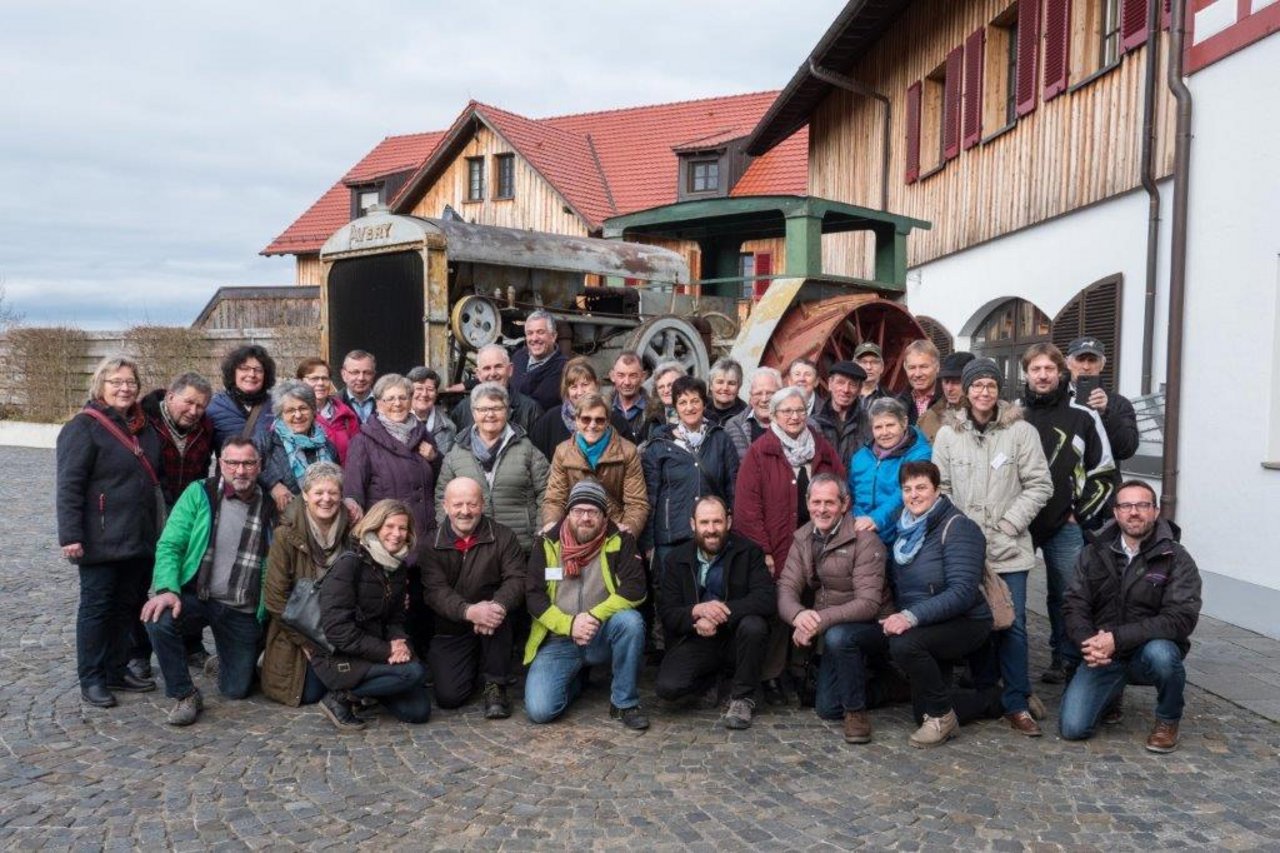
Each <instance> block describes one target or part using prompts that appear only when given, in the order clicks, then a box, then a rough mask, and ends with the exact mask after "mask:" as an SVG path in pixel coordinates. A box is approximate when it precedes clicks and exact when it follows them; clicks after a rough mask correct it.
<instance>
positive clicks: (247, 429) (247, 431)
mask: <svg viewBox="0 0 1280 853" xmlns="http://www.w3.org/2000/svg"><path fill="white" fill-rule="evenodd" d="M260 417H262V404H261V403H257V404H255V405H254V406H253V407H252V408H251V409H249V417H247V418H245V421H244V429H242V430H240V437H241V438H253V430H254V428H255V427H257V426H258V418H260Z"/></svg>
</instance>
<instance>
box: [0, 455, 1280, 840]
mask: <svg viewBox="0 0 1280 853" xmlns="http://www.w3.org/2000/svg"><path fill="white" fill-rule="evenodd" d="M0 461H3V464H4V471H5V476H4V479H3V481H0V501H2V502H3V506H4V510H3V516H2V517H3V526H2V528H0V530H2V532H0V536H2V537H3V547H0V590H3V597H0V608H2V609H0V625H2V626H3V627H0V845H2V846H3V847H5V848H31V849H35V848H41V849H59V848H76V849H96V848H100V847H103V846H106V847H112V848H138V847H142V848H151V849H157V848H177V849H182V850H207V849H215V850H216V849H244V848H252V849H258V848H279V849H287V848H294V847H308V848H312V847H323V846H337V847H342V848H346V847H352V846H364V847H368V848H370V849H375V848H376V849H383V848H388V847H390V848H396V849H400V848H406V849H414V848H418V849H420V848H427V847H433V848H455V849H461V848H496V847H502V848H504V849H505V848H509V849H566V848H569V847H574V848H620V847H624V846H625V847H632V848H637V849H649V848H691V849H699V850H712V849H723V850H734V849H742V848H768V849H778V848H812V847H819V846H829V847H836V848H853V847H872V848H897V849H907V850H915V849H945V848H960V849H997V850H1019V849H1037V850H1049V849H1059V848H1070V849H1081V848H1095V849H1104V848H1106V849H1144V850H1154V849H1166V848H1173V847H1201V848H1227V849H1268V848H1269V849H1273V850H1274V849H1277V848H1280V726H1277V725H1276V724H1274V723H1272V722H1269V721H1268V720H1266V719H1264V718H1263V717H1260V716H1256V715H1254V714H1253V713H1251V712H1249V711H1245V710H1243V709H1241V708H1239V707H1237V706H1235V705H1232V704H1231V703H1229V702H1227V701H1225V700H1223V699H1219V698H1217V697H1216V696H1213V695H1211V694H1209V693H1206V692H1204V691H1202V690H1200V689H1198V688H1194V687H1190V688H1189V690H1188V706H1187V716H1186V718H1185V719H1184V723H1183V741H1182V747H1181V749H1179V750H1178V751H1177V752H1175V753H1173V754H1172V755H1168V756H1155V755H1151V754H1149V753H1147V752H1145V751H1144V750H1143V749H1142V741H1143V738H1144V737H1145V736H1146V733H1147V730H1148V728H1149V725H1150V705H1151V697H1152V692H1151V691H1150V690H1148V689H1130V691H1129V692H1128V694H1127V701H1126V711H1127V713H1126V716H1125V720H1124V722H1123V723H1122V724H1121V725H1120V726H1118V727H1115V728H1110V729H1107V730H1105V731H1103V732H1102V733H1101V734H1100V735H1099V737H1097V738H1096V739H1095V740H1093V741H1091V742H1089V743H1086V744H1078V743H1064V742H1062V741H1060V740H1058V739H1057V737H1055V736H1051V735H1047V736H1046V737H1044V738H1041V739H1039V740H1028V739H1025V738H1022V737H1020V736H1018V735H1016V734H1014V733H1012V732H1011V731H1010V730H1009V729H1007V728H1006V727H1005V726H1003V725H1002V724H999V723H996V722H988V723H982V724H978V725H975V726H970V727H967V728H965V729H964V730H963V731H962V734H961V736H960V738H959V739H958V740H956V741H954V742H953V743H952V744H951V745H949V746H947V747H945V748H942V749H937V750H933V751H929V752H918V751H916V750H913V749H910V748H909V747H908V746H907V743H906V737H907V734H908V732H909V725H908V719H907V717H908V711H907V710H906V709H905V708H902V707H898V708H890V709H885V710H881V711H877V712H875V713H874V714H873V720H874V724H875V726H876V729H875V742H874V743H872V744H871V745H869V746H858V747H855V746H846V745H845V744H844V743H843V741H842V740H841V739H840V737H839V733H838V728H837V727H836V726H834V725H830V724H826V723H823V722H821V721H819V720H818V719H817V718H816V717H814V716H813V714H812V712H810V711H801V710H799V709H790V710H786V711H782V712H776V711H775V712H769V713H762V714H760V715H759V716H758V717H757V721H756V724H755V726H754V727H753V728H751V729H750V730H748V731H745V732H733V733H731V732H727V731H725V730H723V729H721V728H719V727H718V725H717V716H716V714H715V713H714V712H710V711H699V712H672V711H668V710H665V709H661V708H658V707H657V706H656V704H655V702H654V700H653V696H652V691H651V689H650V684H651V682H652V671H647V672H646V674H645V675H646V677H645V683H644V691H643V693H642V695H643V696H644V698H645V701H646V705H647V706H648V707H649V710H650V712H651V716H652V718H653V727H652V729H650V731H649V732H648V733H646V734H644V735H640V736H636V735H633V734H630V733H628V732H625V731H624V730H623V729H622V728H621V727H619V726H618V725H617V724H616V723H611V722H610V721H609V720H607V719H606V712H607V703H608V696H607V690H605V689H603V688H602V687H596V688H594V689H593V690H592V691H591V692H589V693H588V694H587V696H586V697H584V700H582V701H580V702H579V704H578V705H577V706H576V707H575V708H574V709H573V710H572V711H571V712H570V714H569V715H568V717H567V718H566V719H565V720H563V721H562V722H560V723H557V724H553V725H550V726H544V727H537V728H535V727H533V726H531V725H529V724H528V723H527V722H526V721H525V720H524V719H523V716H522V715H521V714H519V713H517V715H516V716H515V717H513V718H512V719H510V720H506V721H498V722H489V721H485V720H484V719H482V717H481V714H480V713H479V711H478V710H477V709H476V708H474V707H472V708H468V709H465V710H463V711H461V712H440V711H437V712H436V714H435V716H434V717H433V719H432V721H431V722H430V723H428V724H427V725H425V726H420V727H409V726H402V725H399V724H395V723H392V722H389V721H388V720H387V719H385V718H383V719H380V720H379V721H378V724H377V725H375V726H372V727H370V728H369V729H368V730H366V731H363V732H356V733H351V734H347V733H344V734H339V733H337V732H336V731H335V730H334V729H333V728H332V726H330V725H329V723H328V722H327V721H325V720H324V718H323V717H321V715H320V714H319V713H318V712H317V711H316V710H315V709H314V708H311V709H301V710H292V709H286V708H282V707H280V706H277V705H274V704H272V703H270V702H268V701H266V700H265V699H263V698H262V697H261V696H255V697H254V698H253V699H251V700H249V701H246V702H227V701H224V700H222V699H220V698H219V697H218V696H217V693H216V689H215V688H214V687H212V686H211V685H208V684H206V683H205V682H204V681H203V680H202V679H201V678H197V683H198V684H201V685H202V687H203V688H204V689H205V695H206V697H207V699H208V709H207V711H206V712H205V714H204V716H203V717H202V718H201V720H200V722H199V723H198V724H197V725H196V726H194V727H192V728H190V729H186V730H175V729H172V728H170V727H168V726H166V725H165V724H164V716H165V713H166V712H167V710H168V707H169V702H168V701H167V700H165V698H164V696H163V693H162V692H156V693H151V694H146V695H142V696H134V695H127V694H122V695H121V696H120V699H121V704H120V707H118V708H115V709H112V710H107V711H103V710H98V709H96V708H92V707H89V706H86V705H82V704H81V702H80V697H79V692H78V689H77V685H76V681H75V662H74V623H75V607H76V596H77V584H76V577H75V572H74V569H73V568H72V567H71V566H70V565H68V564H67V563H65V562H63V561H62V560H61V559H59V558H58V556H57V549H56V540H55V533H54V529H53V500H52V497H51V494H52V487H53V454H52V452H51V451H47V450H26V449H15V448H0ZM1032 630H1033V642H1034V647H1035V649H1036V652H1037V653H1040V651H1041V647H1042V646H1043V644H1044V639H1043V638H1044V634H1045V631H1046V626H1045V624H1044V622H1043V620H1041V619H1038V618H1036V619H1034V621H1033V626H1032ZM1194 654H1195V651H1194V649H1193V651H1192V655H1193V656H1194ZM1043 662H1044V661H1043V660H1036V661H1034V662H1033V672H1038V671H1039V669H1040V668H1041V665H1042V664H1043ZM1041 695H1042V696H1043V697H1044V699H1045V700H1046V702H1047V703H1048V704H1049V705H1050V709H1051V716H1053V714H1052V712H1053V711H1054V709H1055V706H1056V703H1057V698H1058V690H1057V688H1049V689H1048V690H1045V691H1043V692H1042V694H1041ZM1053 726H1054V723H1053V720H1052V719H1051V720H1050V721H1049V730H1051V729H1052V728H1053Z"/></svg>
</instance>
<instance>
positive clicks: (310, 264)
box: [294, 254, 324, 285]
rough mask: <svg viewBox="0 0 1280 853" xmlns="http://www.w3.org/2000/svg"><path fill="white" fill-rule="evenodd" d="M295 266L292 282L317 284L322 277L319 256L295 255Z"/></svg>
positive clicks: (320, 282)
mask: <svg viewBox="0 0 1280 853" xmlns="http://www.w3.org/2000/svg"><path fill="white" fill-rule="evenodd" d="M295 258H296V259H297V266H296V276H295V281H294V284H306V285H319V284H323V282H322V281H321V279H322V278H324V276H323V273H322V272H321V267H320V256H319V255H318V254H317V255H296V256H295Z"/></svg>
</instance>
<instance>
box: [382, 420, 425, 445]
mask: <svg viewBox="0 0 1280 853" xmlns="http://www.w3.org/2000/svg"><path fill="white" fill-rule="evenodd" d="M378 423H380V424H382V427H383V429H385V430H386V431H387V433H388V434H389V435H390V436H391V437H392V438H394V439H395V440H396V441H398V442H400V443H401V444H408V443H409V436H410V434H411V433H412V432H413V428H414V427H416V426H417V425H418V420H417V419H416V418H405V419H404V420H402V421H400V422H398V423H397V422H396V421H393V420H391V419H390V418H388V417H387V416H386V415H384V414H382V412H378Z"/></svg>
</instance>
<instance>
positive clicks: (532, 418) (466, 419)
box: [449, 388, 560, 435]
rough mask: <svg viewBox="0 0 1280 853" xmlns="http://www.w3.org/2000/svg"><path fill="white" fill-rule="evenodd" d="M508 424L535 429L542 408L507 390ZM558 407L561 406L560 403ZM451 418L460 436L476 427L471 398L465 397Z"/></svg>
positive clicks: (455, 405)
mask: <svg viewBox="0 0 1280 853" xmlns="http://www.w3.org/2000/svg"><path fill="white" fill-rule="evenodd" d="M507 394H508V402H507V406H508V409H507V422H508V423H510V424H511V425H512V426H516V425H519V426H521V427H523V428H524V431H525V432H529V431H530V430H532V429H533V425H534V424H536V423H537V422H538V418H540V417H542V407H541V406H539V405H538V404H537V403H536V402H535V401H534V400H533V398H531V397H528V396H526V395H524V394H521V393H520V392H519V391H513V390H512V389H511V388H508V389H507ZM556 405H557V406H558V405H560V404H559V403H558V402H557V403H556ZM449 418H450V419H451V420H452V421H453V422H454V424H455V425H456V426H457V431H458V434H459V435H461V434H462V433H464V432H466V431H467V430H468V429H470V428H471V427H473V426H475V423H476V420H475V418H474V417H473V416H472V414H471V398H470V397H469V396H467V397H463V398H462V399H461V400H459V401H458V402H457V403H455V404H454V406H453V408H452V409H450V410H449Z"/></svg>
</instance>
